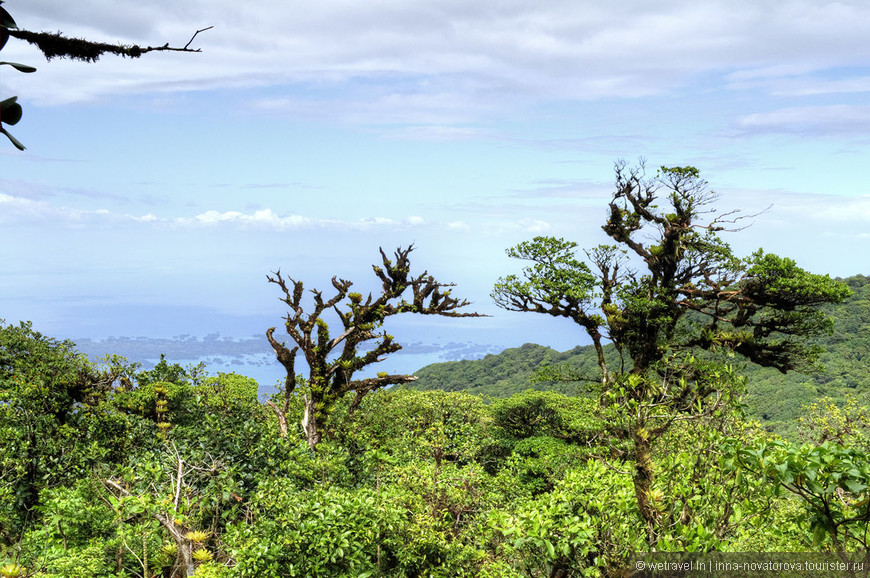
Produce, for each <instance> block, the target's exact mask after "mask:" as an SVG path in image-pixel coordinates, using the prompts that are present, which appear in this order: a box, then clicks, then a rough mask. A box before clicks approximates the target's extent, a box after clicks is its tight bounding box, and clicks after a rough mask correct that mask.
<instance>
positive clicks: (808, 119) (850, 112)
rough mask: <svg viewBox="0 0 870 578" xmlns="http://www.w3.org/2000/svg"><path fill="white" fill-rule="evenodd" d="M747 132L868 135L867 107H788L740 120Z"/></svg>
mask: <svg viewBox="0 0 870 578" xmlns="http://www.w3.org/2000/svg"><path fill="white" fill-rule="evenodd" d="M738 126H739V127H740V128H741V129H744V130H746V131H748V132H762V133H768V132H775V133H810V134H823V135H849V134H854V135H863V136H866V135H867V134H868V132H870V106H852V105H844V104H840V105H826V106H805V107H790V108H783V109H779V110H775V111H772V112H765V113H757V114H751V115H748V116H744V117H743V118H741V119H739V121H738Z"/></svg>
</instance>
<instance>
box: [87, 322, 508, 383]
mask: <svg viewBox="0 0 870 578" xmlns="http://www.w3.org/2000/svg"><path fill="white" fill-rule="evenodd" d="M73 341H74V342H75V343H76V347H77V348H78V350H79V351H81V352H83V353H85V354H87V355H88V356H89V357H90V358H91V359H93V360H97V359H99V358H101V357H103V356H104V355H106V354H116V355H122V356H124V357H126V358H127V360H128V361H131V362H137V363H140V364H141V365H142V369H151V368H153V367H154V365H155V364H156V363H157V362H158V361H160V355H161V354H163V355H165V356H166V361H167V362H169V363H178V364H179V365H182V366H183V367H187V366H191V365H194V366H195V365H198V364H199V363H203V364H205V368H206V371H207V372H208V373H209V375H217V374H218V373H237V374H239V375H244V376H246V377H250V378H252V379H254V380H256V382H257V383H258V384H259V392H260V396H261V397H267V396H270V395H272V394H273V393H275V392H276V391H277V389H278V387H279V384H280V383H282V382H283V380H284V377H285V376H286V373H285V372H284V367H283V366H282V365H281V364H280V363H278V361H277V359H275V354H274V352H272V351H271V349H270V348H269V346H268V344H267V343H264V341H265V340H264V339H263V338H262V336H255V337H251V338H244V339H233V338H227V337H221V336H219V335H218V334H212V335H208V336H206V337H204V338H195V337H191V336H187V335H182V336H178V337H174V338H171V339H164V338H150V337H110V338H107V339H103V340H92V339H87V338H83V339H73ZM503 349H504V347H499V346H496V345H492V344H480V343H472V342H470V341H468V342H455V341H451V342H448V343H441V344H431V343H430V344H426V343H422V342H415V343H410V344H407V345H405V346H404V347H403V348H402V349H401V350H400V351H397V352H396V353H393V354H391V355H388V356H386V359H385V360H384V361H382V362H380V363H375V364H372V365H370V366H369V367H367V368H366V369H365V370H364V371H361V372H360V373H358V374H357V377H374V376H375V374H377V373H378V372H381V371H386V372H387V373H391V374H408V373H414V372H415V371H417V370H418V369H420V368H422V367H425V366H427V365H431V364H433V363H440V362H444V361H458V360H462V359H480V358H482V357H484V356H485V355H487V354H490V353H493V354H495V353H500V352H501V351H502V350H503ZM297 368H298V370H299V373H303V372H304V371H305V369H306V368H305V363H304V362H302V360H301V359H300V360H299V361H298V362H297Z"/></svg>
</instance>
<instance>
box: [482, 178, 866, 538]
mask: <svg viewBox="0 0 870 578" xmlns="http://www.w3.org/2000/svg"><path fill="white" fill-rule="evenodd" d="M716 197H717V195H716V194H715V193H714V192H712V191H710V190H709V189H708V187H707V182H706V181H704V180H702V179H701V178H700V176H699V173H698V170H697V169H695V168H693V167H672V168H667V167H662V168H661V169H660V171H658V172H657V174H656V175H655V176H654V177H651V178H650V177H648V176H647V175H646V173H645V170H644V166H643V164H641V165H640V166H638V167H633V168H632V167H628V166H627V165H626V164H625V163H624V162H620V163H617V165H616V190H615V192H614V193H613V198H612V200H611V202H610V204H609V211H608V216H607V220H606V222H605V223H604V225H603V226H602V229H603V230H604V232H605V233H606V234H607V235H608V236H609V237H610V238H611V239H612V240H613V241H614V242H615V243H616V244H615V245H604V246H599V247H597V248H595V249H593V250H591V251H588V252H587V253H586V255H587V257H588V263H589V264H587V263H586V262H584V261H581V260H579V259H577V258H576V257H575V250H576V248H577V245H576V244H575V243H572V242H568V241H565V240H563V239H555V238H550V237H537V238H535V239H533V240H532V241H530V242H525V243H521V244H519V245H517V246H516V247H514V248H512V249H508V255H510V256H511V257H515V258H519V259H524V260H528V261H531V262H532V263H533V265H531V266H528V267H526V268H525V269H524V271H523V276H522V277H518V276H516V275H510V276H507V277H504V278H502V279H500V280H499V281H498V283H497V284H496V285H495V288H494V290H493V293H492V297H493V299H494V300H495V302H496V303H497V304H498V305H499V306H501V307H503V308H505V309H508V310H510V311H530V312H536V313H545V314H548V315H552V316H556V317H566V318H568V319H571V320H572V321H574V322H575V323H577V324H579V325H580V326H581V327H583V329H584V330H585V332H586V334H587V335H588V336H589V337H590V338H591V340H592V344H593V346H594V347H595V349H596V351H597V354H598V365H599V368H600V376H598V378H597V379H596V380H595V381H597V382H598V384H599V386H600V390H599V391H600V392H601V399H602V402H603V403H606V404H608V405H610V406H613V405H617V406H619V407H621V408H622V409H623V410H624V411H623V414H622V415H623V416H624V419H623V421H622V422H621V423H620V424H618V426H616V429H620V430H621V431H616V432H615V433H616V434H617V435H620V436H621V437H624V438H625V439H627V440H630V441H631V443H632V445H633V448H634V452H633V455H632V456H630V459H631V461H633V472H632V478H633V481H634V487H635V494H636V496H637V502H638V508H639V511H640V514H641V516H642V518H643V519H644V521H645V523H646V525H647V530H648V541H649V546H650V547H651V548H655V546H656V542H657V536H658V533H659V532H658V530H659V528H661V527H664V526H666V525H673V524H674V523H675V520H674V516H675V515H676V517H677V518H678V519H679V518H680V517H683V518H685V514H686V513H685V510H682V511H680V508H675V509H673V510H672V511H671V512H665V511H663V509H662V508H661V507H659V506H657V505H656V504H654V503H653V502H652V500H651V496H650V491H651V489H652V485H653V481H654V478H655V472H654V467H653V460H652V450H653V444H654V443H655V441H656V440H657V439H660V438H661V436H663V435H664V434H665V433H666V432H667V431H668V430H669V428H670V427H671V426H672V425H673V424H674V423H675V422H676V421H680V420H685V419H697V418H701V417H709V416H714V415H721V414H722V412H723V410H724V409H725V408H726V407H727V405H728V402H729V401H730V402H733V403H736V402H737V401H738V400H739V396H740V394H741V393H742V380H741V379H740V378H738V377H737V376H735V374H734V373H733V370H732V369H731V368H730V367H728V366H724V365H721V364H718V363H716V360H715V359H714V358H713V357H714V356H713V355H712V354H711V352H716V351H720V352H721V351H726V352H731V353H737V354H741V355H742V356H744V357H746V358H748V359H749V360H751V361H753V362H755V363H758V364H760V365H763V366H769V367H775V368H776V369H778V370H780V371H782V372H786V371H789V370H792V369H797V368H806V367H808V366H811V365H812V364H813V363H814V362H815V360H816V357H817V356H818V353H819V350H818V348H817V347H815V346H814V345H813V344H812V343H811V342H810V341H808V339H809V338H812V337H814V336H816V335H819V334H823V333H825V332H829V331H830V330H831V324H830V321H829V320H828V319H827V317H826V316H825V315H824V314H823V313H822V312H820V311H819V310H818V307H819V306H820V305H824V304H826V303H835V302H839V301H842V300H843V299H844V298H845V297H846V296H847V295H848V294H849V289H848V287H846V286H845V285H843V284H841V283H838V282H836V281H834V280H832V279H830V278H829V277H828V276H821V275H813V274H810V273H808V272H806V271H804V270H802V269H800V268H799V267H797V266H796V264H795V263H794V261H792V260H790V259H786V258H782V257H778V256H776V255H770V254H765V253H764V252H763V251H761V250H759V251H758V252H756V253H755V254H753V255H752V256H750V257H748V258H744V259H741V258H738V257H736V256H734V255H733V254H732V251H731V249H730V247H729V246H728V245H727V244H726V243H725V242H724V241H722V239H721V238H720V237H719V233H721V232H723V231H729V230H737V227H736V225H735V223H736V222H737V221H738V220H739V219H741V218H743V217H741V216H740V215H739V214H738V213H737V212H735V211H732V212H729V213H724V214H721V215H719V216H713V214H714V212H715V209H713V208H712V207H711V204H712V203H713V202H714V201H715V200H716ZM607 341H610V342H612V344H613V346H614V347H615V349H616V350H617V352H618V354H619V355H618V358H619V360H620V362H619V367H618V368H616V369H614V368H611V367H608V363H607V356H605V345H606V342H607ZM674 512H676V514H675V513H674Z"/></svg>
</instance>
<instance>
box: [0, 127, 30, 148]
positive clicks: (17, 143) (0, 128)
mask: <svg viewBox="0 0 870 578" xmlns="http://www.w3.org/2000/svg"><path fill="white" fill-rule="evenodd" d="M0 133H3V134H5V135H6V138H8V139H9V140H10V141H11V142H12V144H13V145H15V148H17V149H18V150H20V151H23V150H24V145H23V144H21V143H20V142H19V141H18V139H17V138H15V137H14V136H12V135H11V134H9V133H8V132H6V129H5V128H3V127H2V126H0Z"/></svg>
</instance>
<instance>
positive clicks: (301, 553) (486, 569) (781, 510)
mask: <svg viewBox="0 0 870 578" xmlns="http://www.w3.org/2000/svg"><path fill="white" fill-rule="evenodd" d="M0 343H2V348H0V352H2V359H0V384H2V385H0V395H2V403H0V428H2V429H0V439H2V444H0V472H2V474H0V476H2V484H0V504H2V510H0V540H2V542H0V544H2V546H0V548H2V549H0V557H2V559H0V567H2V568H3V570H2V572H4V573H2V575H3V576H15V575H16V574H15V572H16V571H19V574H18V575H20V576H25V575H27V576H39V577H58V578H59V577H64V578H67V577H91V576H106V577H109V576H113V577H114V576H144V575H146V574H147V575H148V576H170V575H173V574H172V572H173V568H174V569H175V571H176V573H175V574H174V575H182V576H183V575H185V571H184V568H183V565H186V564H190V565H191V566H192V568H194V569H195V575H196V576H471V575H480V576H556V575H562V576H567V575H584V574H589V573H591V574H593V575H594V574H598V573H600V572H605V573H617V572H618V571H619V569H620V568H622V567H623V566H624V564H625V563H626V557H627V556H628V555H629V553H630V552H631V551H642V550H644V549H645V547H646V545H645V538H644V535H643V534H642V533H639V532H638V531H637V528H638V527H639V526H640V525H641V519H640V517H639V512H638V511H637V505H636V501H635V497H634V491H633V488H632V482H631V476H630V473H629V472H628V471H626V470H627V468H628V467H629V466H628V464H629V463H630V456H629V454H630V448H629V445H628V444H627V440H624V439H619V438H618V436H614V435H613V434H611V433H608V428H607V427H605V423H604V421H605V420H607V419H610V418H611V417H612V416H608V415H607V414H606V412H605V413H602V411H601V407H600V405H599V404H598V402H597V400H595V399H592V398H590V397H588V396H586V397H583V396H566V395H564V394H561V393H556V392H547V391H527V392H522V393H516V394H514V395H511V396H510V397H506V398H502V399H496V400H491V401H487V400H486V399H485V398H482V397H480V396H473V395H470V394H468V393H465V392H444V391H426V392H418V391H407V390H402V391H380V392H375V393H372V394H370V395H369V396H367V397H366V398H365V399H364V400H362V402H361V403H360V405H359V407H358V408H357V409H356V410H355V411H354V412H353V413H349V412H348V408H349V406H350V402H351V399H350V397H348V398H345V399H343V400H342V401H341V402H340V403H339V404H338V407H337V408H336V410H335V412H334V413H333V416H332V420H331V426H332V427H331V428H330V430H329V431H328V433H327V434H326V435H325V438H324V440H323V441H322V443H321V444H320V446H319V447H318V451H317V452H316V453H313V452H311V451H310V449H309V447H308V445H307V443H306V441H305V438H304V436H303V435H302V432H301V428H300V427H299V426H298V425H297V428H296V429H297V430H298V431H297V432H296V434H297V435H295V436H288V437H286V438H282V437H281V436H280V433H279V428H278V427H277V425H278V424H277V420H276V419H275V416H274V414H273V413H272V412H271V410H270V409H269V408H268V406H267V405H266V404H264V403H262V402H261V401H260V400H258V399H257V395H256V391H257V384H256V383H255V382H253V381H252V380H249V379H247V378H244V377H242V376H239V375H236V374H219V375H217V376H206V375H203V374H202V373H201V371H199V370H198V369H197V368H187V369H185V368H182V367H179V366H178V365H175V364H170V363H168V362H166V361H165V360H163V361H161V363H160V364H158V366H157V367H156V368H155V369H153V370H150V371H138V370H137V369H136V368H135V367H130V366H127V365H125V364H124V363H123V361H122V360H119V359H114V360H111V359H110V360H107V362H106V363H104V364H102V366H100V367H95V366H92V365H91V364H89V362H87V360H86V358H84V357H83V356H81V355H78V354H77V353H76V351H75V349H74V347H73V346H72V344H70V343H68V342H61V341H56V340H53V339H51V338H48V337H46V336H43V335H41V334H39V333H37V332H36V331H34V330H33V329H32V328H31V327H30V326H29V325H26V324H25V325H20V326H4V327H3V328H2V331H0ZM110 379H113V380H114V381H113V383H114V385H113V386H112V387H107V385H108V380H110ZM290 411H291V412H292V414H293V416H292V422H293V423H297V424H298V422H299V420H300V419H301V417H302V413H303V407H302V403H301V400H299V399H298V398H296V399H294V400H293V402H292V403H291V410H290ZM849 412H851V413H849ZM860 414H861V411H860V410H858V409H857V408H855V407H852V408H851V410H849V408H847V411H846V412H845V413H844V412H843V411H842V410H841V409H838V408H833V407H830V408H829V407H825V406H818V407H816V408H815V413H813V414H808V417H810V418H811V420H812V421H811V422H808V427H806V428H805V431H806V433H807V434H808V435H815V436H816V438H817V439H820V437H821V436H822V435H823V432H826V433H827V434H829V436H830V435H839V436H840V438H839V440H838V441H840V442H841V443H846V444H847V446H846V447H841V446H837V445H832V444H831V442H828V443H827V444H823V445H820V446H819V445H814V446H805V447H804V448H803V449H801V448H799V447H797V446H790V445H788V444H780V445H776V443H773V442H771V441H770V440H771V438H769V434H766V433H765V432H763V431H762V430H758V429H754V428H752V427H751V426H749V425H746V424H743V423H742V422H741V421H739V420H735V419H732V417H731V416H723V418H722V419H720V420H719V421H718V422H717V423H713V422H709V423H706V424H700V423H696V422H691V421H686V422H680V425H679V426H678V427H676V428H674V429H672V430H671V431H669V432H668V434H667V435H668V438H669V439H668V443H666V444H662V445H660V446H659V447H660V448H661V450H660V451H657V452H656V454H655V455H654V460H655V463H656V465H657V467H658V471H659V472H660V477H659V478H658V481H657V484H656V486H655V487H654V488H653V492H654V493H653V496H654V498H655V499H656V500H658V502H657V503H658V504H660V507H662V508H664V507H665V506H667V507H668V508H676V512H677V513H678V514H679V517H678V518H677V520H679V521H678V523H676V524H674V525H673V526H672V527H671V528H669V529H668V530H667V531H666V532H665V533H663V534H662V535H661V536H660V538H659V545H660V549H661V550H678V551H684V550H688V551H710V550H722V551H786V552H787V551H806V550H826V549H835V548H836V547H837V545H836V544H835V543H834V542H833V534H826V533H825V532H824V526H821V525H818V524H815V525H814V523H813V518H812V516H808V515H802V514H801V512H803V511H805V510H806V511H809V512H810V513H812V512H814V510H813V505H812V504H810V503H808V502H805V501H802V500H800V499H799V498H796V497H791V496H792V495H791V494H789V493H788V492H784V491H780V486H776V485H773V484H771V483H770V482H769V480H771V479H773V478H772V476H773V475H779V470H774V471H765V470H764V469H763V468H759V467H757V464H755V465H753V462H752V461H751V459H752V458H753V455H754V456H755V459H757V458H758V454H753V455H749V456H747V455H742V454H741V453H740V452H742V451H743V452H745V451H746V450H747V448H755V449H757V451H760V452H767V454H771V455H772V456H773V457H772V458H770V459H771V462H770V463H771V464H773V465H778V464H781V463H783V464H784V463H788V460H787V459H786V458H785V457H783V456H785V455H787V454H788V452H792V453H794V452H800V451H803V452H804V453H807V452H810V451H814V452H817V453H818V452H820V451H821V452H825V451H827V452H828V453H829V454H830V453H834V452H839V454H838V456H839V459H840V460H842V462H828V463H827V464H826V465H825V466H824V467H823V466H821V465H820V464H821V462H819V464H818V465H815V466H814V465H812V463H808V461H809V462H811V458H812V456H809V458H807V459H805V462H802V463H800V464H799V465H800V467H802V468H804V469H805V470H806V471H810V472H812V471H814V469H813V468H815V471H816V472H820V475H829V474H831V472H826V471H821V470H824V468H828V469H831V468H834V469H836V464H837V463H842V464H846V465H843V466H842V468H841V469H842V470H844V471H843V472H837V471H835V472H833V473H834V474H837V473H839V474H844V472H850V471H851V472H852V473H851V474H848V475H849V476H851V477H848V479H847V478H846V477H842V476H841V479H843V480H844V481H843V484H844V485H845V484H846V483H848V484H849V485H848V488H850V489H848V490H847V493H846V496H847V497H846V501H847V503H848V504H849V505H848V507H847V506H845V505H843V504H842V503H840V502H839V501H837V500H834V501H833V504H834V505H839V507H840V510H841V512H839V513H842V514H843V515H844V519H849V518H855V516H850V515H849V514H855V513H858V514H860V515H861V516H863V517H860V516H859V519H858V520H851V521H850V522H849V524H847V529H848V530H850V533H848V534H846V536H845V538H843V537H842V534H843V532H842V531H841V532H840V534H839V535H838V537H839V539H840V540H841V543H840V544H839V546H841V547H846V548H848V549H850V550H853V549H855V548H856V547H857V548H862V547H863V544H860V543H859V542H858V538H860V536H861V534H860V532H856V531H855V530H856V528H857V529H858V530H860V529H861V528H863V527H866V525H867V521H866V520H867V518H866V506H862V505H859V504H860V503H861V498H862V497H865V496H866V495H867V487H866V484H867V480H868V478H870V469H868V465H867V462H866V457H865V454H863V453H860V452H862V451H865V450H866V449H867V447H868V445H870V444H868V443H867V438H866V437H864V434H865V433H866V429H862V428H861V427H858V426H859V425H860V423H864V424H866V423H867V422H866V419H865V421H864V422H861V421H860V420H861V415H860ZM844 417H848V420H846V419H844ZM865 417H866V416H865ZM846 421H849V423H850V424H851V426H852V427H850V428H848V431H847V430H846V429H845V428H842V427H840V428H839V429H838V428H837V425H838V424H843V423H846ZM810 425H811V426H812V427H813V428H815V429H813V430H811V429H810V428H809V426H810ZM735 440H738V441H739V445H735V443H736V442H735ZM846 448H851V449H846ZM699 452H711V453H712V454H713V456H714V459H712V460H705V461H704V462H703V463H701V462H699V460H698V455H699ZM776 452H778V454H777V453H776ZM767 454H764V455H767ZM774 454H775V455H774ZM777 456H779V457H777ZM805 457H806V456H805ZM774 460H779V461H774ZM862 460H863V461H862ZM795 463H797V462H795ZM832 464H833V465H832ZM702 467H703V469H701V468H702ZM856 468H857V469H856ZM783 471H785V472H786V473H787V472H788V470H787V469H785V468H783ZM837 487H839V486H837V485H836V484H834V486H833V489H831V488H829V492H828V493H829V494H830V495H833V492H835V491H836V488H837ZM822 490H824V488H822ZM841 494H842V492H841ZM830 495H828V497H830ZM823 497H825V496H824V495H823ZM864 502H866V500H864ZM663 513H664V510H663ZM820 527H821V528H823V530H822V532H821V534H819V533H818V531H817V528H820ZM856 535H857V537H856ZM560 572H561V574H560Z"/></svg>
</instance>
